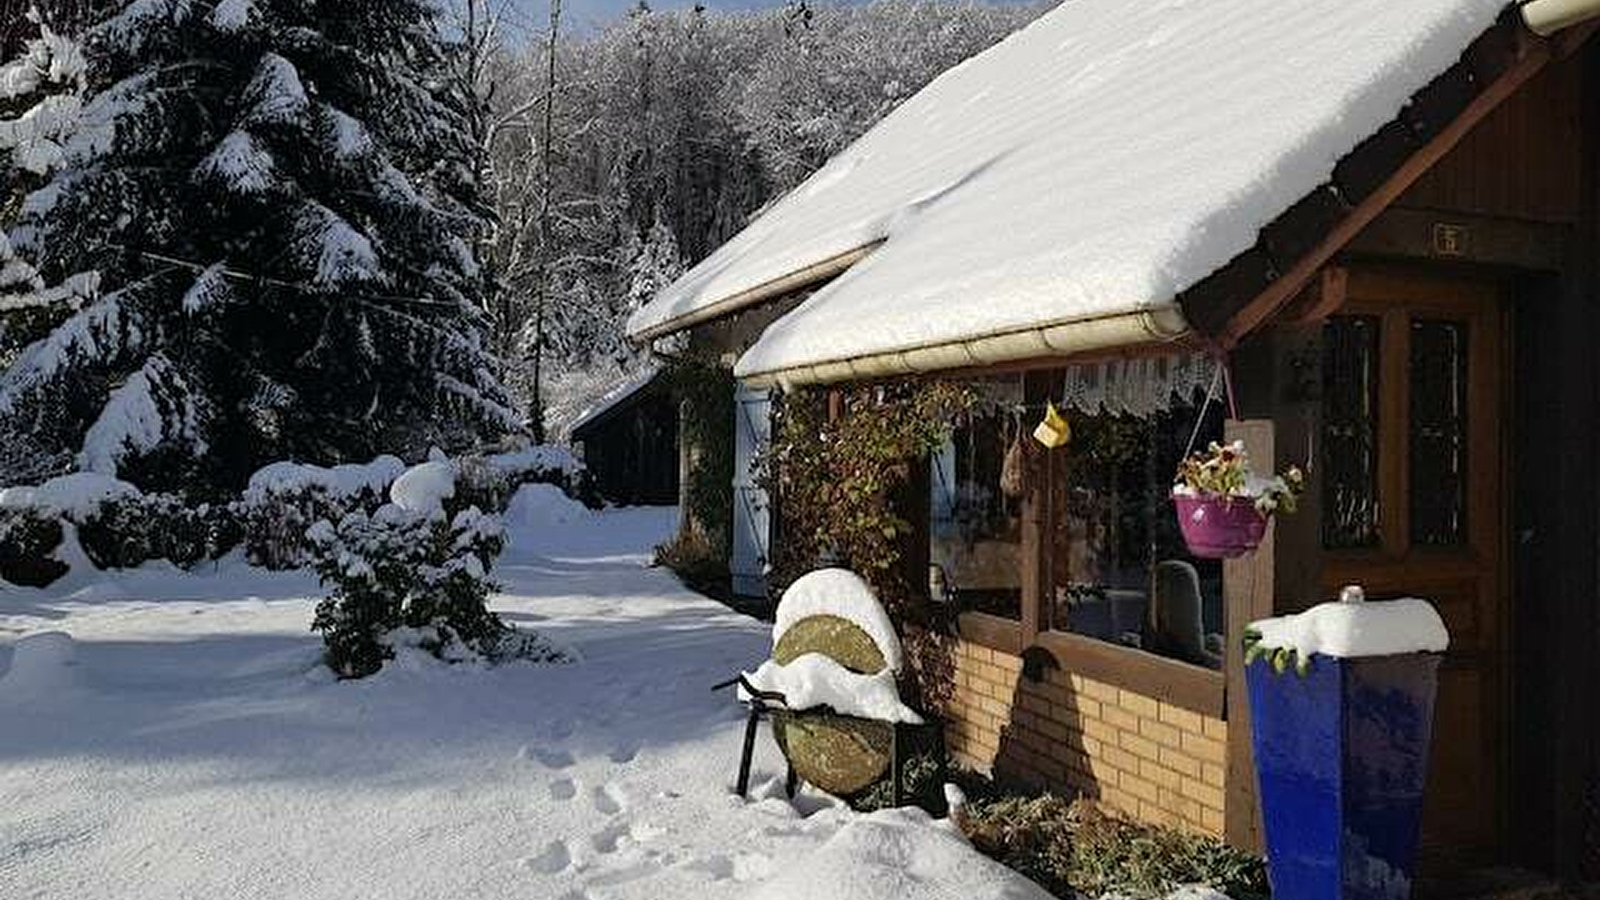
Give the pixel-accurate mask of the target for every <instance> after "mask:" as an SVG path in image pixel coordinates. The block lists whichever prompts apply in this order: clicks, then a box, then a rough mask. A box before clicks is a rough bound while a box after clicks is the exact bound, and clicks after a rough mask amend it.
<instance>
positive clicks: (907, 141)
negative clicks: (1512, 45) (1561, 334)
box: [628, 0, 1506, 376]
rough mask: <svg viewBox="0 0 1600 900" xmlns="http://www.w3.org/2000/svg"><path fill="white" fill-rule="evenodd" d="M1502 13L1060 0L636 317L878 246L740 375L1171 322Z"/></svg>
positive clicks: (1259, 1) (1485, 5)
mask: <svg viewBox="0 0 1600 900" xmlns="http://www.w3.org/2000/svg"><path fill="white" fill-rule="evenodd" d="M1505 5H1506V4H1505V0H1407V2H1404V3H1396V2H1393V0H1318V2H1311V3H1300V4H1292V5H1286V4H1284V3H1282V2H1279V0H1215V2H1209V3H1193V2H1189V0H1151V2H1146V3H1134V4H1130V3H1127V2H1124V0H1074V2H1071V3H1063V4H1061V5H1060V6H1058V7H1057V8H1056V9H1054V10H1053V11H1051V12H1049V13H1046V14H1045V15H1044V16H1043V17H1041V18H1040V19H1039V20H1038V21H1036V22H1035V23H1034V24H1032V25H1031V26H1029V27H1027V28H1025V29H1023V30H1022V31H1020V32H1018V33H1017V34H1015V35H1013V36H1011V37H1010V38H1008V39H1007V40H1005V41H1002V42H1001V43H1000V44H998V45H996V46H995V47H993V48H991V49H990V50H988V51H986V52H984V53H981V54H978V55H977V56H975V57H973V58H972V59H970V60H968V61H967V62H965V63H963V64H961V65H958V66H956V67H955V68H953V69H951V70H949V71H947V72H946V73H944V74H943V75H941V76H940V77H939V78H938V79H936V80H935V81H934V82H933V83H931V84H930V85H929V86H928V87H927V88H925V89H923V90H922V91H920V92H919V93H918V94H916V95H915V96H914V97H912V98H911V99H910V100H908V101H906V102H905V103H904V104H902V105H901V106H900V107H899V108H898V109H896V110H895V111H894V112H892V113H891V114H889V115H888V116H887V117H885V118H884V119H883V121H881V122H880V123H879V124H878V125H877V126H876V127H875V128H873V129H872V130H871V131H869V132H868V133H867V134H866V135H864V136H863V137H862V138H861V139H859V140H858V141H856V142H855V143H854V144H852V145H851V146H850V147H849V148H847V149H846V150H844V151H843V152H842V153H840V154H838V155H837V156H835V157H834V158H833V159H832V160H831V161H830V162H829V163H828V164H827V165H826V166H824V167H823V168H822V169H821V170H819V171H818V172H817V173H816V174H815V175H813V176H812V177H811V178H810V179H809V180H808V181H806V182H805V183H803V184H802V185H801V186H800V187H799V188H797V189H796V190H795V191H793V192H792V193H790V194H789V195H787V196H785V197H784V198H783V199H782V200H780V201H778V202H777V203H776V204H774V205H773V206H772V207H771V208H769V209H768V210H767V212H766V213H764V214H763V215H761V216H759V217H758V218H756V219H755V221H753V222H752V223H751V224H750V225H749V226H748V227H746V228H745V229H744V230H743V231H742V232H740V233H739V234H738V235H737V236H735V237H734V238H733V239H732V240H730V241H728V242H727V243H726V244H724V245H723V246H722V247H721V248H720V249H718V250H717V251H716V252H715V253H713V254H711V256H709V257H707V258H706V259H705V260H704V261H702V262H701V263H700V264H699V265H697V266H695V267H694V268H693V269H691V270H690V271H689V272H688V274H686V275H685V276H684V277H682V278H680V279H679V280H678V281H677V282H675V283H674V284H673V285H672V286H671V287H669V288H668V289H667V290H665V291H663V292H662V293H660V294H659V295H658V296H657V297H656V298H655V300H654V301H653V302H651V303H650V304H649V305H648V306H646V307H645V308H644V309H642V310H640V311H639V312H638V313H636V314H635V315H634V316H633V317H632V318H631V319H630V320H629V323H628V330H629V332H630V333H632V334H633V335H635V336H637V335H639V334H641V333H642V332H646V331H649V330H652V329H658V328H661V327H662V326H667V325H668V323H671V322H673V321H674V320H676V319H679V318H680V317H683V316H685V315H688V314H690V313H693V312H697V311H704V310H707V309H709V308H711V307H712V306H713V305H714V304H718V303H721V302H723V301H726V300H728V299H729V298H732V297H735V296H736V295H738V294H740V293H741V292H744V291H749V290H751V289H754V288H757V287H760V286H762V285H765V284H768V283H770V282H773V281H775V280H777V279H780V278H783V277H785V276H789V275H791V274H793V273H795V272H798V271H800V270H802V269H805V268H807V267H809V266H814V265H817V264H820V263H824V262H826V261H828V260H830V259H834V258H837V257H839V256H841V255H843V254H847V253H850V252H852V251H857V250H861V249H864V248H872V247H873V246H874V245H876V249H872V250H871V254H870V255H869V256H868V257H867V258H866V259H865V260H863V261H861V262H858V263H856V264H855V265H854V266H853V267H852V268H851V269H850V270H849V271H848V272H846V273H845V274H843V275H841V276H840V277H838V278H836V279H834V280H833V281H831V282H828V283H827V284H826V285H825V286H823V287H822V288H820V289H819V290H818V291H817V292H816V293H815V294H813V295H811V297H809V298H808V299H807V300H806V301H805V302H804V303H802V304H801V305H800V306H799V307H798V308H797V309H795V310H794V311H793V312H791V313H789V314H788V315H786V316H785V317H784V318H782V319H780V320H779V321H778V322H776V323H775V324H774V325H772V326H771V327H769V328H768V329H767V330H766V332H765V333H764V334H763V335H762V337H761V339H760V340H759V341H758V342H757V343H756V344H755V346H754V347H752V348H751V349H750V350H749V351H748V352H747V353H746V354H745V355H744V357H743V358H742V359H741V360H740V361H739V363H738V367H737V370H736V371H737V373H738V374H739V375H741V376H743V375H751V374H756V373H765V372H774V371H779V370H783V369H787V368H791V367H796V366H802V365H812V364H817V363H822V362H828V361H839V360H845V359H850V358H854V357H859V356H862V355H869V354H879V353H886V352H891V351H897V350H907V349H911V348H916V347H926V346H937V345H941V344H945V343H948V342H952V341H958V340H964V339H969V338H973V337H979V336H984V335H989V334H994V333H999V332H1005V331H1014V330H1020V329H1028V328H1035V327H1039V326H1043V325H1051V324H1065V323H1070V322H1078V321H1083V320H1091V319H1099V318H1105V317H1112V316H1122V315H1128V314H1135V313H1155V314H1159V315H1161V316H1162V317H1163V318H1164V319H1166V318H1174V319H1175V318H1176V317H1177V316H1178V313H1177V310H1176V305H1175V298H1176V297H1177V296H1178V294H1179V293H1180V292H1182V291H1184V290H1185V289H1187V288H1189V287H1191V286H1192V285H1194V284H1195V283H1196V282H1198V281H1200V280H1201V279H1203V278H1204V277H1205V276H1207V275H1209V274H1210V273H1212V272H1214V271H1216V270H1217V269H1219V268H1220V267H1221V266H1223V265H1224V264H1226V263H1227V262H1228V261H1229V260H1230V259H1232V258H1233V257H1234V256H1236V255H1238V254H1239V253H1240V252H1242V251H1244V250H1245V249H1247V248H1249V247H1250V246H1252V244H1253V243H1254V242H1255V240H1256V236H1257V234H1258V232H1259V231H1260V229H1261V228H1262V226H1263V225H1265V224H1266V223H1268V222H1270V221H1272V219H1273V218H1274V217H1276V216H1278V215H1279V214H1281V213H1282V212H1284V211H1285V210H1287V209H1288V208H1289V207H1290V206H1291V205H1292V204H1294V203H1295V202H1296V201H1298V200H1299V199H1300V198H1302V197H1303V196H1305V195H1306V194H1307V193H1309V192H1310V191H1311V190H1312V189H1313V188H1315V187H1317V186H1318V185H1320V184H1322V183H1324V182H1325V181H1327V180H1328V179H1329V177H1330V176H1331V175H1332V173H1333V169H1334V165H1335V163H1336V162H1337V161H1338V160H1339V159H1340V158H1341V157H1343V156H1344V155H1345V154H1347V153H1349V152H1350V151H1351V150H1352V149H1354V148H1355V146H1356V145H1357V144H1358V143H1359V142H1360V141H1362V140H1363V139H1365V138H1366V137H1367V136H1369V135H1371V134H1373V133H1374V132H1376V131H1377V130H1378V129H1379V128H1380V127H1381V126H1382V125H1383V124H1385V123H1386V122H1388V121H1390V120H1392V119H1393V118H1394V117H1395V116H1396V115H1397V114H1398V113H1399V112H1400V110H1401V109H1402V108H1403V107H1404V106H1405V104H1406V102H1407V101H1408V99H1409V98H1410V97H1411V96H1412V95H1413V94H1414V93H1415V92H1416V91H1418V90H1419V89H1421V88H1422V87H1424V86H1425V85H1427V84H1428V82H1429V81H1430V80H1432V79H1433V78H1434V77H1435V76H1437V75H1439V74H1440V73H1442V72H1443V71H1445V69H1447V68H1448V67H1449V66H1450V65H1452V64H1453V63H1455V62H1456V61H1457V60H1458V59H1459V58H1460V56H1461V53H1462V51H1463V50H1464V49H1465V48H1466V47H1467V46H1468V45H1469V44H1470V43H1471V42H1472V40H1473V39H1474V38H1475V37H1477V36H1478V35H1479V34H1481V33H1483V32H1484V31H1485V30H1486V29H1488V28H1489V27H1490V26H1491V25H1492V24H1493V23H1494V20H1495V17H1496V16H1497V15H1499V13H1500V12H1501V10H1503V9H1504V8H1505ZM961 361H962V362H968V360H966V359H965V358H963V359H962V360H961Z"/></svg>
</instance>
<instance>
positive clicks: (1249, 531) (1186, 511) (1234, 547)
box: [1172, 494, 1267, 559]
mask: <svg viewBox="0 0 1600 900" xmlns="http://www.w3.org/2000/svg"><path fill="white" fill-rule="evenodd" d="M1172 502H1173V503H1174V504H1175V505H1176V506H1177V507H1178V528H1179V529H1180V530H1182V532H1183V542H1184V543H1185V544H1188V545H1189V552H1190V553H1192V554H1194V555H1195V556H1198V557H1200V558H1201V559H1233V558H1235V557H1238V556H1243V555H1245V554H1246V553H1249V552H1250V551H1252V550H1254V549H1256V548H1257V547H1259V546H1261V539H1262V538H1263V537H1266V534H1267V517H1266V516H1264V515H1262V514H1261V511H1260V510H1258V509H1256V506H1255V504H1254V503H1251V502H1250V501H1248V500H1245V499H1242V498H1236V497H1219V496H1217V495H1216V494H1195V495H1189V496H1185V495H1182V494H1175V495H1173V498H1172Z"/></svg>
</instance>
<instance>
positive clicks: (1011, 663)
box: [990, 652, 1022, 677]
mask: <svg viewBox="0 0 1600 900" xmlns="http://www.w3.org/2000/svg"><path fill="white" fill-rule="evenodd" d="M990 656H991V659H993V660H994V664H995V666H996V667H997V668H999V669H1000V671H1001V672H1003V673H1005V674H1006V676H1008V677H1015V676H1016V675H1017V673H1019V672H1021V671H1022V657H1020V656H1012V655H1011V654H1009V653H1000V652H994V653H992V654H991V655H990Z"/></svg>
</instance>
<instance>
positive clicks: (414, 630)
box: [307, 458, 561, 678]
mask: <svg viewBox="0 0 1600 900" xmlns="http://www.w3.org/2000/svg"><path fill="white" fill-rule="evenodd" d="M469 468H470V469H475V470H481V469H482V468H483V466H482V464H481V461H478V462H474V463H473V464H472V465H470V466H467V465H464V464H463V463H461V462H457V461H454V460H449V459H444V458H436V459H432V460H429V461H428V462H425V463H421V464H420V465H416V466H413V467H411V468H409V469H407V470H406V471H405V472H403V473H401V474H400V475H399V477H397V478H395V479H394V481H393V483H392V484H391V485H390V486H389V502H388V503H385V504H383V505H382V506H380V507H378V508H377V509H376V510H375V511H373V512H370V513H369V512H366V511H364V510H355V511H352V512H350V513H348V514H346V515H345V516H344V517H343V518H341V519H340V520H339V521H338V522H337V524H335V523H334V522H333V521H332V520H328V519H324V520H322V521H319V522H317V523H316V524H314V525H313V526H312V527H311V528H310V529H309V530H308V532H307V536H308V539H309V540H310V542H311V545H312V547H313V550H314V553H315V565H316V569H317V574H318V575H319V576H320V577H321V579H322V582H323V584H324V585H327V586H329V587H330V588H331V589H332V592H331V593H330V594H329V596H328V597H327V598H325V599H324V600H323V601H322V602H321V603H320V604H318V606H317V615H316V619H315V621H314V622H313V624H312V628H313V629H314V630H316V631H318V632H321V633H322V636H323V640H324V642H325V643H326V645H327V653H326V658H327V663H328V665H329V667H330V668H332V669H333V670H334V671H335V672H337V673H338V674H339V675H340V676H341V677H344V678H360V677H364V676H367V675H370V674H372V673H374V672H376V671H378V670H379V669H380V668H382V667H383V665H384V664H385V663H386V662H388V661H389V660H391V659H396V658H404V657H412V656H416V655H417V654H426V655H428V656H432V657H434V658H437V659H440V660H444V661H446V662H462V661H467V660H482V661H487V662H498V661H500V660H501V659H503V658H507V657H517V658H527V657H536V658H539V659H543V660H552V659H558V658H560V657H561V654H560V653H559V651H556V650H555V649H554V648H552V647H550V646H549V645H548V644H546V643H544V642H543V640H542V639H541V638H539V637H537V636H536V635H533V634H531V633H525V632H519V631H517V630H515V629H513V628H511V627H509V626H507V625H506V624H505V623H504V622H502V621H501V620H500V617H499V616H497V615H495V614H494V613H493V612H491V611H490V610H489V607H488V599H489V594H490V592H491V591H493V590H494V584H493V583H492V582H491V581H490V580H489V568H490V567H491V566H492V565H493V563H494V559H495V557H497V556H498V555H499V554H500V550H501V549H502V547H503V546H504V542H505V537H504V530H503V528H502V527H501V524H500V520H499V519H498V518H497V517H495V516H494V515H493V514H490V513H486V512H484V511H483V510H481V509H479V508H478V506H477V505H475V503H474V502H473V497H472V495H471V491H469V490H467V489H466V488H467V487H468V485H467V483H466V479H465V478H464V477H463V475H464V473H465V471H467V469H469Z"/></svg>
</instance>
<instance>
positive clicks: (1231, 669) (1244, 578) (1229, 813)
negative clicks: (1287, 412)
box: [1222, 419, 1277, 851]
mask: <svg viewBox="0 0 1600 900" xmlns="http://www.w3.org/2000/svg"><path fill="white" fill-rule="evenodd" d="M1224 434H1225V435H1226V437H1227V439H1228V440H1230V441H1233V440H1242V441H1244V442H1245V446H1247V447H1249V448H1250V455H1251V456H1252V457H1254V458H1256V459H1276V458H1277V447H1276V446H1274V444H1275V438H1276V432H1275V430H1274V427H1273V423H1272V421H1271V420H1268V419H1255V420H1247V421H1238V420H1229V421H1228V422H1227V423H1226V425H1224ZM1275 529H1276V525H1269V526H1268V527H1267V536H1266V538H1265V539H1263V540H1262V542H1261V546H1259V547H1257V548H1256V550H1255V552H1254V553H1251V554H1249V555H1247V556H1243V557H1240V558H1239V559H1228V560H1223V563H1222V595H1223V607H1224V610H1225V612H1224V621H1223V626H1224V629H1225V633H1224V635H1223V643H1224V644H1225V648H1224V659H1225V663H1224V667H1223V671H1224V673H1225V677H1226V684H1227V688H1226V701H1225V702H1226V709H1227V718H1228V769H1227V773H1226V781H1225V782H1224V784H1225V790H1224V802H1223V819H1224V825H1225V832H1224V833H1225V835H1226V836H1227V840H1228V843H1230V844H1232V845H1233V846H1235V847H1239V848H1242V849H1245V850H1252V851H1255V850H1260V849H1261V846H1262V843H1261V815H1260V806H1259V804H1258V803H1257V800H1256V770H1255V754H1254V753H1253V752H1252V750H1251V746H1250V703H1249V697H1248V695H1247V694H1246V692H1245V682H1244V647H1243V643H1242V642H1243V638H1244V627H1245V626H1246V625H1248V624H1249V623H1251V622H1253V621H1255V620H1257V619H1263V618H1266V617H1268V616H1270V615H1272V612H1273V596H1274V583H1273V575H1274V571H1275V565H1274V564H1275V554H1276V551H1275V549H1274V541H1273V537H1274V536H1273V531H1274V530H1275Z"/></svg>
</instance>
